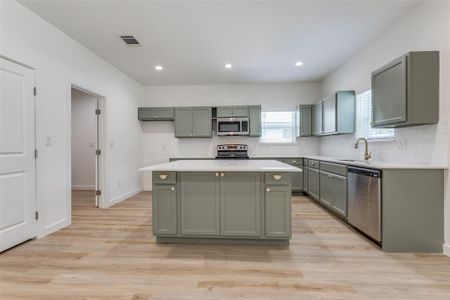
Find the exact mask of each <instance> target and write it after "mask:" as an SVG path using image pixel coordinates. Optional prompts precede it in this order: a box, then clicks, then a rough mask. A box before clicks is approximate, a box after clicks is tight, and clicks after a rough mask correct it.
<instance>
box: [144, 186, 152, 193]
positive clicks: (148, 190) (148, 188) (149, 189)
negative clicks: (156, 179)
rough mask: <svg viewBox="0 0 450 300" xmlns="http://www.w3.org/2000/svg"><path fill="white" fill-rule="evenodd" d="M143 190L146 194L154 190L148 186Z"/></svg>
mask: <svg viewBox="0 0 450 300" xmlns="http://www.w3.org/2000/svg"><path fill="white" fill-rule="evenodd" d="M143 190H144V191H145V192H151V191H152V190H153V187H152V186H151V185H146V186H144V187H143Z"/></svg>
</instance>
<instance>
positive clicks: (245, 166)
mask: <svg viewBox="0 0 450 300" xmlns="http://www.w3.org/2000/svg"><path fill="white" fill-rule="evenodd" d="M139 171H165V172H301V171H302V170H301V169H299V168H297V167H294V166H291V165H288V164H285V163H282V162H279V161H277V160H250V159H220V160H218V159H216V160H178V161H174V162H169V163H163V164H158V165H153V166H148V167H143V168H140V169H139Z"/></svg>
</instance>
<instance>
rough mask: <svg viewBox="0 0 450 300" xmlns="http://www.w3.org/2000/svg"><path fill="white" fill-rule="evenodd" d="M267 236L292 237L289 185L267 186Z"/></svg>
mask: <svg viewBox="0 0 450 300" xmlns="http://www.w3.org/2000/svg"><path fill="white" fill-rule="evenodd" d="M265 193H266V195H265V198H266V207H265V208H266V222H265V223H266V228H265V230H266V236H267V237H273V238H290V237H291V189H290V187H289V186H270V185H269V186H266V192H265Z"/></svg>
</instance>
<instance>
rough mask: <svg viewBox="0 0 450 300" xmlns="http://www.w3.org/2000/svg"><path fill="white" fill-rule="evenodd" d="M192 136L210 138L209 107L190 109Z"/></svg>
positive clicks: (210, 113)
mask: <svg viewBox="0 0 450 300" xmlns="http://www.w3.org/2000/svg"><path fill="white" fill-rule="evenodd" d="M192 136H193V137H211V136H212V109H211V107H194V108H192Z"/></svg>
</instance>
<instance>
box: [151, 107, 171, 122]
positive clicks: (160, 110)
mask: <svg viewBox="0 0 450 300" xmlns="http://www.w3.org/2000/svg"><path fill="white" fill-rule="evenodd" d="M155 112H156V113H155V115H156V116H155V118H156V120H161V121H172V120H173V108H172V107H157V108H155Z"/></svg>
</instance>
